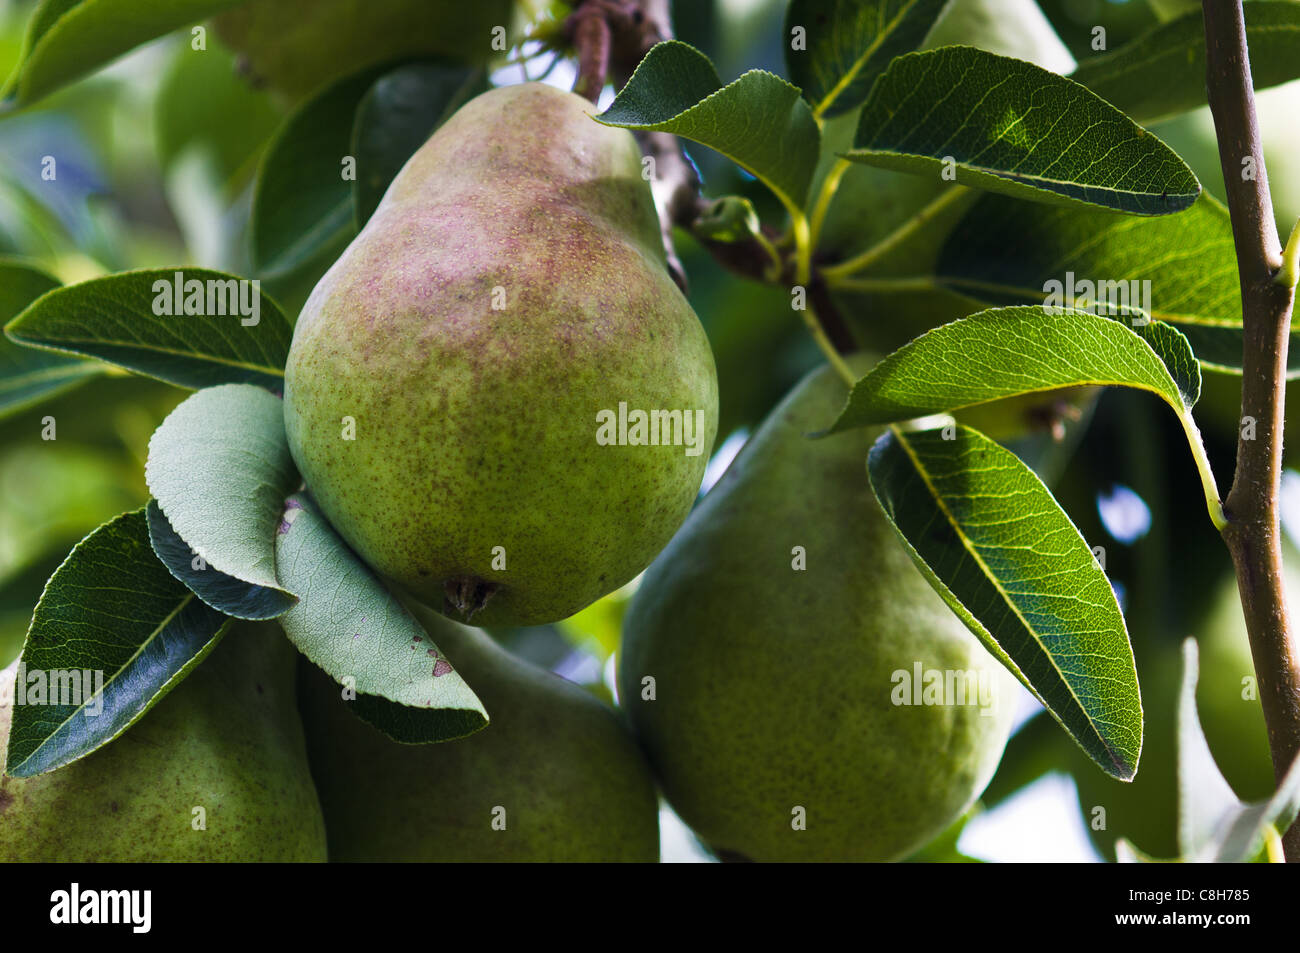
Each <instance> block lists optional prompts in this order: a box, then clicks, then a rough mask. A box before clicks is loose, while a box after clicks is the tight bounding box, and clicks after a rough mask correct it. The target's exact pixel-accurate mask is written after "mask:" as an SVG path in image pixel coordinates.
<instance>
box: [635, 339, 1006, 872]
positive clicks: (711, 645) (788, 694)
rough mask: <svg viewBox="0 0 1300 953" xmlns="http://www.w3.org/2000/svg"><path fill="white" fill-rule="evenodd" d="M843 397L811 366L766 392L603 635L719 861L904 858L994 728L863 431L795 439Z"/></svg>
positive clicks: (1001, 722) (988, 693)
mask: <svg viewBox="0 0 1300 953" xmlns="http://www.w3.org/2000/svg"><path fill="white" fill-rule="evenodd" d="M868 360H869V359H868V358H865V357H862V356H857V357H856V358H855V361H854V364H855V365H856V369H858V370H861V371H865V370H866V369H867V367H868V366H869V365H868V363H867V362H868ZM846 396H847V389H846V388H845V386H844V384H843V383H842V382H841V381H840V380H839V378H838V377H837V376H836V375H835V374H833V373H832V372H831V371H830V370H829V368H822V369H820V370H818V371H814V372H813V373H812V374H810V375H809V376H808V377H806V378H804V380H803V381H802V382H801V383H800V384H799V385H798V386H797V387H796V388H795V389H794V390H793V391H792V392H791V393H790V394H789V395H787V397H786V399H785V400H784V401H783V402H782V403H781V404H780V405H779V406H778V407H777V408H776V409H775V410H774V411H773V412H772V413H771V415H770V416H769V417H768V419H767V420H766V421H765V422H764V423H763V425H762V426H761V427H760V428H759V430H758V431H757V432H756V433H755V434H754V436H753V437H751V438H750V440H749V442H748V443H747V444H746V445H745V447H744V448H743V449H742V450H741V452H740V454H739V455H738V456H737V457H736V459H735V460H734V461H733V462H732V464H731V466H730V467H729V468H728V470H727V472H726V473H725V474H724V475H723V477H722V478H721V479H720V480H719V482H718V484H717V485H716V486H715V487H714V488H713V489H712V490H711V491H710V492H709V493H708V495H707V496H706V497H705V498H704V500H703V502H702V503H701V504H700V505H699V506H698V507H697V508H696V510H695V512H694V513H692V514H691V516H690V518H689V519H688V520H687V522H686V525H685V526H684V527H682V530H681V532H679V533H678V534H677V536H676V537H675V538H674V539H673V541H672V542H671V543H670V544H669V546H668V547H667V548H666V549H665V550H664V551H663V552H662V553H661V554H660V555H659V558H658V559H657V560H655V562H654V564H653V565H652V566H651V567H650V569H649V570H648V571H647V572H646V574H645V577H644V579H643V580H642V582H641V585H640V587H639V589H638V590H637V592H636V595H635V596H634V597H633V600H632V604H631V606H630V607H629V609H628V616H627V619H626V621H625V624H624V635H623V647H622V651H621V658H620V660H619V695H620V698H621V700H622V703H623V705H624V706H625V708H626V710H627V712H628V715H629V717H630V718H631V721H632V724H633V727H634V729H635V731H636V733H637V735H638V737H639V738H640V740H641V742H642V745H643V747H644V748H645V750H646V751H647V753H648V755H649V757H650V760H651V764H652V766H653V768H654V769H655V771H656V773H657V774H658V776H659V779H660V781H661V783H662V786H663V790H664V794H665V796H666V797H667V799H668V801H669V803H670V804H671V805H672V806H673V808H674V809H675V810H676V811H677V813H678V814H679V815H680V816H681V818H682V819H683V820H684V821H685V822H686V823H687V824H688V825H690V827H692V828H693V829H694V830H695V832H696V833H697V834H698V835H699V836H700V837H701V839H702V840H703V841H704V842H705V843H706V844H708V845H709V846H711V847H712V848H713V850H714V851H715V852H716V853H717V854H718V855H719V856H720V857H722V858H724V859H731V860H754V861H885V860H895V859H898V858H901V857H904V856H906V855H908V854H910V853H911V852H913V851H914V850H915V849H916V848H918V847H921V846H922V845H924V844H925V843H926V842H927V841H929V840H931V839H932V838H934V837H935V836H937V835H938V834H940V833H941V832H942V831H943V830H944V829H945V828H946V827H948V826H949V824H951V823H952V822H953V821H954V820H956V819H957V818H958V817H959V816H960V815H961V814H962V813H963V812H964V811H965V810H966V809H967V808H968V807H969V806H970V805H971V803H972V802H973V801H974V799H975V798H976V797H977V796H978V795H979V793H980V791H981V790H982V789H983V788H984V786H985V784H987V782H988V780H989V779H990V777H991V776H992V773H993V770H994V768H995V767H996V766H997V763H998V760H999V758H1000V757H1001V754H1002V750H1003V748H1004V746H1005V744H1006V741H1007V736H1008V734H1009V731H1010V723H1011V719H1012V716H1013V709H1014V707H1015V700H1016V696H1015V694H1014V692H1015V691H1016V689H1015V687H1014V682H1013V679H1012V677H1011V676H1010V675H1009V674H1008V673H1007V672H1006V670H1005V669H1004V668H1002V667H1001V666H1000V665H999V664H998V663H997V662H996V661H995V660H994V659H993V658H992V657H991V656H990V655H989V654H988V653H987V652H986V651H985V649H984V648H983V647H982V646H981V645H980V644H979V642H978V641H977V640H976V639H975V638H974V637H973V636H972V635H971V634H970V633H969V632H968V631H967V630H966V628H965V627H964V626H963V625H962V623H961V622H960V621H958V619H957V618H956V616H954V615H953V613H952V612H951V611H950V610H949V608H948V607H947V605H946V604H945V603H944V602H943V600H942V599H941V598H940V597H939V596H938V595H937V594H936V593H935V592H934V590H933V589H931V587H930V585H929V584H928V583H927V582H926V581H925V579H924V577H923V576H922V575H921V573H920V572H919V571H918V570H917V569H916V568H915V566H914V565H913V564H912V562H911V560H910V559H909V557H908V555H907V554H906V552H905V550H904V548H903V546H902V545H901V544H900V542H899V540H898V538H897V536H896V535H895V532H894V530H893V528H892V527H891V525H890V524H889V522H888V521H887V519H886V517H885V515H884V513H883V512H882V511H881V509H880V506H879V504H878V503H877V501H876V499H875V496H874V495H873V494H872V491H871V488H870V485H869V484H868V480H867V473H866V459H867V451H868V449H869V448H870V446H871V443H872V441H873V440H874V439H875V437H876V436H878V433H879V432H878V431H873V430H858V431H851V432H847V433H843V434H839V435H836V436H832V437H826V438H822V439H816V440H810V439H806V435H807V434H809V433H813V432H817V431H822V430H825V429H826V428H827V427H828V426H829V425H830V423H831V422H832V421H833V420H834V419H835V417H836V415H837V414H838V412H839V411H840V410H841V409H842V408H843V405H844V401H845V398H846ZM918 670H919V674H920V676H921V677H920V678H919V679H918V678H917V675H918ZM935 673H940V674H939V675H937V676H936V675H935ZM967 673H969V680H966V676H967ZM939 677H941V678H943V679H944V681H945V682H948V681H949V679H950V678H951V685H952V691H951V693H947V692H939V691H938V690H937V689H933V685H934V684H935V679H936V678H939ZM923 689H925V690H923ZM959 689H960V694H959ZM917 702H920V703H919V704H918V703H917Z"/></svg>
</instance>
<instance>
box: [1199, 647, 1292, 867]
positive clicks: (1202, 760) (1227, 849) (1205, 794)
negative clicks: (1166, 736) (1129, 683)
mask: <svg viewBox="0 0 1300 953" xmlns="http://www.w3.org/2000/svg"><path fill="white" fill-rule="evenodd" d="M1198 675H1199V663H1198V659H1197V648H1196V641H1195V640H1194V639H1187V640H1185V641H1184V642H1183V684H1182V690H1181V692H1180V694H1179V698H1178V849H1179V853H1180V854H1181V855H1182V859H1184V860H1187V861H1190V862H1193V863H1216V864H1236V863H1245V862H1247V861H1249V860H1251V859H1252V858H1254V857H1256V856H1257V855H1258V854H1259V853H1260V852H1261V851H1262V850H1263V849H1264V844H1265V840H1266V838H1268V837H1269V836H1270V834H1271V835H1273V836H1276V832H1277V831H1285V830H1286V829H1287V828H1288V827H1290V826H1291V823H1292V821H1294V820H1295V818H1296V814H1297V811H1300V758H1297V759H1296V762H1295V763H1294V764H1293V765H1292V766H1291V768H1290V770H1289V771H1287V773H1286V776H1285V777H1284V778H1283V779H1282V783H1281V784H1280V785H1279V786H1278V789H1277V791H1276V792H1275V793H1274V794H1273V796H1272V797H1270V798H1269V799H1268V800H1267V801H1261V802H1259V803H1256V804H1247V803H1244V802H1242V801H1239V800H1238V799H1237V796H1236V794H1234V793H1233V791H1232V788H1231V787H1230V786H1229V784H1228V782H1227V781H1226V780H1225V779H1224V777H1223V774H1222V773H1221V772H1220V771H1219V766H1218V765H1217V764H1216V763H1215V761H1214V755H1212V754H1211V753H1210V746H1209V744H1208V743H1207V742H1206V740H1205V733H1204V731H1203V730H1202V728H1201V719H1200V715H1199V714H1198V713H1197V709H1196V683H1197V678H1198Z"/></svg>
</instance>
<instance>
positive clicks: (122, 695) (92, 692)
mask: <svg viewBox="0 0 1300 953" xmlns="http://www.w3.org/2000/svg"><path fill="white" fill-rule="evenodd" d="M227 621H228V620H227V618H226V617H225V616H224V615H222V614H221V613H220V612H217V611H216V610H214V609H211V608H209V607H208V606H206V605H204V604H203V603H202V602H201V601H200V600H199V599H198V597H197V596H195V595H194V593H192V592H190V591H189V590H188V589H186V588H185V587H184V586H183V585H181V584H180V583H179V582H177V581H176V580H175V579H174V578H173V577H172V575H171V573H169V572H168V571H167V568H166V567H165V566H164V565H163V564H162V563H160V562H159V561H158V558H157V557H156V556H154V554H153V550H152V549H150V548H149V530H148V528H147V526H146V525H145V514H144V510H142V509H141V510H136V511H134V512H131V513H126V514H123V515H122V516H119V517H117V519H115V520H112V521H111V522H109V523H106V524H104V525H103V526H101V527H100V528H99V529H97V530H95V532H93V533H91V534H90V535H89V536H87V537H86V538H85V539H83V540H82V541H81V542H80V543H78V544H77V546H76V548H74V549H73V550H72V553H71V555H69V556H68V558H67V559H66V560H65V561H64V563H63V565H61V566H60V567H59V568H58V569H57V570H56V571H55V573H54V575H53V576H52V577H51V578H50V581H49V582H48V583H47V584H46V587H45V592H44V593H43V594H42V595H41V599H40V602H38V603H37V604H36V612H35V613H34V614H33V617H32V626H31V629H30V630H29V631H28V633H27V643H26V645H25V646H24V647H23V654H22V659H21V663H20V664H21V665H22V668H20V669H19V675H20V685H19V686H18V687H20V688H21V687H23V686H25V688H26V696H27V697H26V701H27V704H16V705H15V706H14V714H13V724H12V729H11V731H10V735H9V751H8V757H7V760H6V766H5V773H6V774H8V775H10V776H11V777H15V778H29V777H32V776H34V775H37V774H41V773H43V772H46V771H52V770H54V769H55V768H58V767H62V766H63V765H65V764H69V763H71V762H73V761H75V760H77V759H78V758H81V757H83V756H85V755H87V754H89V753H90V752H92V751H94V750H95V749H96V748H98V747H100V746H101V745H105V744H107V743H108V742H110V741H112V740H113V739H114V738H116V737H117V736H118V735H120V734H121V733H122V732H124V731H126V730H127V728H129V727H130V726H131V725H133V724H135V722H136V721H138V720H139V719H140V717H141V716H142V715H144V713H145V712H147V711H148V710H149V709H150V708H152V707H153V705H154V704H155V703H157V702H158V701H159V700H160V699H161V698H162V697H163V696H165V695H166V694H167V693H168V692H169V691H171V690H172V689H173V688H175V687H176V686H177V685H178V684H180V682H181V680H182V679H184V678H185V676H186V675H188V674H189V672H190V670H191V669H193V668H194V666H196V665H198V664H199V662H201V661H202V660H203V659H204V658H205V657H206V656H207V654H208V653H209V652H211V651H212V649H213V648H214V647H215V646H216V644H217V641H218V639H220V638H221V636H222V634H224V632H225V628H226V623H227ZM101 677H102V684H101V681H100V679H101ZM41 684H44V685H46V686H48V689H49V690H48V691H46V692H45V693H44V694H43V696H35V695H34V694H33V692H34V691H36V690H37V688H38V687H39V686H40V685H41ZM83 686H84V687H85V688H84V689H83ZM56 694H57V695H58V698H57V699H56V697H55V696H56ZM56 700H59V701H61V702H66V704H63V703H60V704H50V702H53V701H56Z"/></svg>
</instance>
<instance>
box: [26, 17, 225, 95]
mask: <svg viewBox="0 0 1300 953" xmlns="http://www.w3.org/2000/svg"><path fill="white" fill-rule="evenodd" d="M241 2H243V0H42V2H41V4H40V5H39V6H38V7H37V8H36V10H35V11H34V12H33V13H32V17H31V19H30V20H29V21H28V23H27V35H26V38H25V40H24V42H23V52H22V56H21V57H20V59H19V61H18V65H17V67H16V68H15V70H14V72H13V74H12V75H11V76H10V77H9V80H8V82H7V83H6V84H5V87H4V91H3V93H0V99H3V102H0V111H3V110H5V109H18V108H21V107H23V106H27V105H28V104H30V103H33V102H35V101H36V100H38V99H40V98H41V97H42V96H45V95H47V94H49V93H51V92H53V91H54V90H56V89H58V88H59V87H61V86H65V85H67V84H68V83H70V82H72V81H73V80H75V79H79V78H80V77H82V76H84V75H85V74H86V73H89V72H91V71H92V70H95V69H98V68H99V67H101V66H103V65H104V64H106V63H108V62H109V61H110V60H113V59H116V58H117V57H118V56H120V55H122V54H123V53H126V52H127V51H128V50H132V49H134V48H135V47H137V46H139V45H140V44H141V43H144V42H146V41H148V40H152V39H154V38H155V37H159V36H162V35H163V34H164V33H170V32H171V31H172V30H175V29H177V28H179V27H183V26H188V25H189V24H193V23H198V22H199V21H200V20H204V19H206V18H208V17H210V16H212V15H213V14H214V13H217V12H219V11H220V10H223V9H225V8H226V7H233V6H237V5H238V4H239V3H241Z"/></svg>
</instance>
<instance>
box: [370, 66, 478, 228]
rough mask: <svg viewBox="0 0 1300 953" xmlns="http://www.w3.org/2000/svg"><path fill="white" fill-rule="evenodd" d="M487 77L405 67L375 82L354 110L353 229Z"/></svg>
mask: <svg viewBox="0 0 1300 953" xmlns="http://www.w3.org/2000/svg"><path fill="white" fill-rule="evenodd" d="M487 85H488V84H487V74H486V73H485V72H484V71H483V70H482V69H479V68H477V67H471V66H465V65H464V64H461V63H455V62H452V61H445V62H444V61H432V62H425V63H409V64H407V65H405V66H399V67H398V68H397V69H395V70H393V71H391V72H389V73H387V74H385V75H384V76H382V77H380V78H379V80H378V81H377V82H376V83H375V84H374V85H373V86H371V87H370V91H369V92H367V93H366V95H365V97H364V98H363V99H362V100H361V104H360V106H358V107H357V111H356V119H355V120H354V125H353V129H352V154H353V155H354V156H356V159H357V180H356V181H355V182H354V183H353V184H352V195H353V208H354V211H355V225H356V227H357V228H358V229H360V228H361V227H362V226H363V225H365V224H366V222H367V220H369V218H370V216H371V215H373V214H374V211H375V209H376V208H377V207H378V206H379V200H380V199H382V198H383V197H384V193H385V192H387V191H388V186H389V184H390V183H392V181H393V178H394V177H395V176H396V175H397V173H398V172H400V171H401V168H402V166H403V165H405V164H406V160H407V159H409V158H410V157H411V156H413V155H414V154H415V151H416V150H417V149H419V148H420V146H422V145H424V143H425V142H426V141H427V140H428V138H429V136H431V135H433V131H434V130H435V129H437V128H438V127H439V126H441V125H442V124H443V123H444V122H445V121H446V120H447V118H448V117H449V116H451V114H452V113H454V112H455V111H456V110H457V109H459V108H460V107H461V106H462V105H464V104H465V103H466V102H467V101H468V100H470V99H471V98H473V97H474V96H477V95H478V94H479V93H481V92H483V91H484V90H486V89H487Z"/></svg>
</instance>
